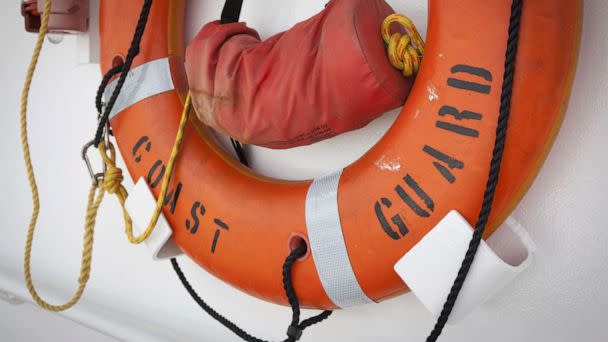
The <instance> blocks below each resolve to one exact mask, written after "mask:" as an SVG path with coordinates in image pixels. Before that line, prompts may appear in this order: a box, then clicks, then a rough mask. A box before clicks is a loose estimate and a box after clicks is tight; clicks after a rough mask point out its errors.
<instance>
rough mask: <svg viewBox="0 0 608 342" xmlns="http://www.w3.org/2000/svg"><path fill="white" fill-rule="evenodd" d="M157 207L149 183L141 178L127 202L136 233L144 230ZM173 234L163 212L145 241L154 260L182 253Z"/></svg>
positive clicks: (126, 205)
mask: <svg viewBox="0 0 608 342" xmlns="http://www.w3.org/2000/svg"><path fill="white" fill-rule="evenodd" d="M155 207H156V199H155V198H154V195H153V194H152V191H150V188H149V187H148V183H146V181H145V180H144V179H143V178H139V179H138V180H137V183H136V184H135V186H134V187H133V190H131V192H129V197H127V200H126V202H125V208H126V209H127V212H128V213H129V215H130V216H131V219H132V220H133V228H134V229H133V230H134V234H136V235H140V234H142V233H143V232H144V230H145V229H146V227H147V226H148V222H149V221H150V218H151V217H152V214H153V213H154V208H155ZM172 234H173V231H172V230H171V227H170V226H169V222H167V218H165V215H164V214H162V213H161V214H160V216H159V217H158V221H157V223H156V227H154V230H153V231H152V234H150V236H149V237H148V238H147V239H146V240H145V241H144V244H145V245H146V247H147V248H148V250H149V251H150V253H151V254H152V258H153V259H154V260H164V259H168V258H173V257H175V256H178V255H180V254H182V251H181V250H180V249H179V247H178V246H177V245H176V244H175V243H174V242H173V240H171V235H172Z"/></svg>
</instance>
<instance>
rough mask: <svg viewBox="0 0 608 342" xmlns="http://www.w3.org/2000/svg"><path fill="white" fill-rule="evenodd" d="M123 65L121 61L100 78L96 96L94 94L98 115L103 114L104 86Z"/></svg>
mask: <svg viewBox="0 0 608 342" xmlns="http://www.w3.org/2000/svg"><path fill="white" fill-rule="evenodd" d="M123 66H124V64H123V63H121V64H119V65H117V66H115V67H113V68H112V69H110V70H108V72H106V74H105V75H103V78H102V79H101V83H100V84H99V88H97V96H95V108H97V113H99V115H100V117H101V115H102V114H103V113H102V110H103V93H104V92H105V91H106V87H107V86H108V83H110V80H111V79H112V77H114V76H115V75H116V74H118V73H120V72H121V71H122V68H123Z"/></svg>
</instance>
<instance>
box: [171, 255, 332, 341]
mask: <svg viewBox="0 0 608 342" xmlns="http://www.w3.org/2000/svg"><path fill="white" fill-rule="evenodd" d="M305 254H306V245H301V246H300V247H298V248H296V249H294V250H293V251H292V252H291V253H290V254H289V255H288V256H287V258H286V259H285V262H284V263H283V288H284V289H285V295H286V296H287V299H288V301H289V305H290V306H291V311H292V317H291V323H290V324H289V327H288V328H287V338H286V339H285V340H283V341H285V342H294V341H297V340H299V339H300V337H301V336H302V332H303V331H304V329H306V328H308V327H310V326H311V325H314V324H317V323H319V322H321V321H323V320H325V319H326V318H327V317H329V316H330V315H331V313H332V311H329V310H326V311H323V312H321V313H320V314H318V315H316V316H313V317H311V318H308V319H305V320H304V321H302V322H300V303H299V301H298V296H297V295H296V292H295V290H294V288H293V283H292V268H293V264H294V263H295V262H296V260H298V258H300V257H302V256H304V255H305ZM171 264H172V265H173V269H174V270H175V273H176V274H177V276H178V278H179V280H180V281H181V282H182V284H183V285H184V288H185V289H186V291H188V293H189V294H190V296H191V297H192V299H194V301H195V302H196V303H197V304H198V305H199V306H200V307H201V309H203V310H204V311H205V312H206V313H207V314H209V316H211V317H212V318H213V319H215V320H216V321H218V322H219V323H221V324H222V325H223V326H225V327H226V328H228V329H229V330H230V331H232V332H233V333H235V334H236V335H237V336H238V337H240V338H241V339H243V340H245V341H248V342H267V341H266V340H262V339H259V338H257V337H255V336H252V335H250V334H249V333H247V332H246V331H244V330H243V329H241V328H240V327H239V326H237V325H236V324H234V323H233V322H231V321H230V320H228V319H227V318H226V317H224V316H222V315H221V314H220V313H218V312H217V311H215V310H214V309H213V308H212V307H211V306H209V304H207V303H206V302H205V301H204V300H203V299H202V298H201V297H200V296H199V295H198V294H197V293H196V291H195V290H194V288H192V285H190V282H189V281H188V279H186V276H185V275H184V273H183V272H182V270H181V268H180V267H179V264H178V263H177V260H176V259H175V258H172V259H171Z"/></svg>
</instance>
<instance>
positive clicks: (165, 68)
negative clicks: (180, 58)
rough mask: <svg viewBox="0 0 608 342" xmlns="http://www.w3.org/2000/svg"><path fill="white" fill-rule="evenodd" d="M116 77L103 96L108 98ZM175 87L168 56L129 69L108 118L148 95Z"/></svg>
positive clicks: (116, 80)
mask: <svg viewBox="0 0 608 342" xmlns="http://www.w3.org/2000/svg"><path fill="white" fill-rule="evenodd" d="M117 82H118V78H117V79H115V80H114V81H112V82H111V83H110V84H108V86H107V87H106V90H105V92H104V97H105V100H106V101H109V100H110V97H111V96H112V93H113V92H114V89H115V88H116V83H117ZM173 89H175V85H174V84H173V79H172V78H171V68H170V66H169V59H168V58H161V59H157V60H154V61H151V62H148V63H145V64H142V65H140V66H138V67H137V68H133V69H131V71H129V74H128V76H127V79H126V80H125V84H124V85H123V87H122V89H121V91H120V94H119V95H118V98H117V99H116V103H115V104H114V107H113V108H112V112H111V113H110V119H111V118H113V117H114V116H115V115H116V114H118V113H120V112H122V111H123V110H125V109H126V108H128V107H130V106H132V105H134V104H136V103H137V102H139V101H141V100H144V99H147V98H148V97H151V96H154V95H158V94H161V93H164V92H166V91H169V90H173Z"/></svg>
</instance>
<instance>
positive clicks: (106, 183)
mask: <svg viewBox="0 0 608 342" xmlns="http://www.w3.org/2000/svg"><path fill="white" fill-rule="evenodd" d="M50 13H51V0H46V1H45V3H44V11H43V13H42V16H41V23H40V31H39V33H38V39H37V41H36V45H35V47H34V51H33V53H32V59H31V62H30V65H29V68H28V70H27V74H26V77H25V83H24V86H23V92H22V94H21V111H20V132H21V145H22V149H23V159H24V161H25V168H26V172H27V178H28V181H29V185H30V189H31V192H32V202H33V209H32V216H31V218H30V224H29V227H28V231H27V238H26V242H25V253H24V263H23V270H24V277H25V283H26V286H27V289H28V291H29V292H30V295H31V296H32V299H33V300H34V301H35V302H36V304H38V305H39V306H41V307H42V308H44V309H47V310H49V311H63V310H66V309H68V308H70V307H72V306H73V305H74V304H76V303H77V302H78V300H79V299H80V297H81V296H82V293H83V292H84V289H85V287H86V284H87V282H88V280H89V275H90V273H91V262H92V254H93V235H94V230H95V219H96V217H97V212H98V209H99V206H100V205H101V202H102V201H103V199H104V194H105V192H108V193H110V194H115V195H116V196H117V197H118V199H119V201H120V204H121V206H122V210H123V216H124V220H125V226H126V228H125V229H126V233H127V237H128V238H129V241H131V242H132V243H135V244H138V243H141V242H142V241H144V240H145V239H146V238H148V237H149V236H150V234H151V233H152V231H153V230H154V227H155V226H156V222H157V220H158V217H159V216H160V214H161V212H162V207H163V200H164V198H165V196H166V194H167V189H168V187H169V181H170V179H171V176H172V174H173V169H174V166H175V162H176V160H177V156H178V155H179V148H180V146H181V143H182V140H183V137H184V128H185V126H186V124H187V122H188V119H189V113H190V109H191V105H190V104H191V99H190V93H188V96H187V97H186V103H185V105H184V110H183V112H182V117H181V121H180V124H179V127H178V131H177V135H176V137H175V144H174V145H173V149H172V151H171V155H170V157H169V162H168V164H167V171H166V173H165V176H164V178H163V182H162V186H161V192H160V195H159V197H158V200H157V202H156V208H155V210H154V215H153V216H152V218H151V219H150V223H149V224H148V227H147V228H146V230H145V231H144V233H143V234H141V235H140V236H137V237H134V236H133V228H132V222H131V217H130V216H129V214H128V213H127V211H126V209H125V206H124V204H125V201H126V199H127V196H128V194H127V191H126V189H125V188H124V187H123V186H122V180H123V175H122V170H121V169H120V168H118V167H116V151H115V149H114V146H113V145H112V144H111V143H110V144H109V145H108V146H105V143H104V142H102V143H100V145H99V146H98V147H99V151H100V153H101V157H102V158H103V161H104V163H105V164H106V166H107V170H106V172H105V174H104V179H103V182H101V183H99V185H93V186H91V189H90V191H89V196H88V200H87V212H86V218H85V230H84V239H83V248H82V261H81V266H80V275H79V277H78V288H77V289H76V292H75V293H74V294H73V295H72V297H71V298H70V299H69V300H68V301H67V302H66V303H64V304H61V305H54V304H50V303H48V302H47V301H45V300H44V299H42V298H41V297H40V295H39V294H38V291H37V290H36V288H35V286H34V283H33V281H32V274H31V270H30V264H31V254H32V244H33V240H34V233H35V231H36V222H37V220H38V214H39V213H40V196H39V193H38V186H37V184H36V176H35V174H34V168H33V166H32V160H31V156H30V147H29V141H28V137H27V103H28V99H29V92H30V87H31V84H32V78H33V76H34V72H35V71H36V65H37V64H38V58H39V57H40V51H41V50H42V46H43V44H44V38H45V36H46V33H47V30H48V22H49V15H50ZM108 151H109V155H108Z"/></svg>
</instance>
